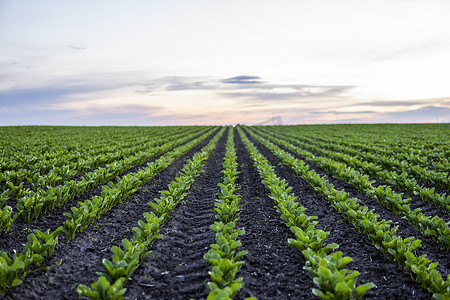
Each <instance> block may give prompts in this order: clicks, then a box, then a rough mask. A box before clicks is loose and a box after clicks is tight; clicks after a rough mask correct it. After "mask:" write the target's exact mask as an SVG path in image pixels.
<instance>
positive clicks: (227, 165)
mask: <svg viewBox="0 0 450 300" xmlns="http://www.w3.org/2000/svg"><path fill="white" fill-rule="evenodd" d="M237 167H238V164H237V161H236V150H235V147H234V130H233V128H230V130H229V133H228V139H227V151H226V154H225V158H224V162H223V170H222V173H223V174H224V178H223V183H219V186H220V193H219V194H218V195H217V199H216V201H215V203H214V206H215V208H214V211H215V212H216V215H215V218H216V219H217V221H216V222H214V224H212V225H211V226H210V227H211V229H212V230H213V231H214V232H215V233H216V243H215V244H212V245H211V246H210V250H209V251H208V253H206V254H205V255H204V256H203V257H204V259H205V260H207V261H208V262H209V263H210V264H211V266H212V268H211V271H210V272H209V275H210V277H211V280H212V281H210V282H208V283H207V286H208V288H209V290H210V292H209V295H208V299H222V300H228V299H233V297H234V296H235V295H236V294H237V293H238V292H239V290H240V289H241V288H242V287H243V286H244V283H243V281H242V277H239V278H236V275H237V273H238V272H239V270H240V269H241V267H242V265H243V264H244V262H243V261H240V259H241V258H242V257H244V256H245V255H246V254H248V251H246V250H241V251H239V252H236V251H237V250H238V248H239V247H241V246H242V243H241V241H240V240H238V237H239V236H240V235H243V234H245V231H244V230H243V229H237V228H236V222H237V221H238V220H239V215H240V206H239V201H240V200H241V198H240V197H239V196H238V195H237V189H238V188H237V186H236V179H237V177H238V175H239V172H238V170H237Z"/></svg>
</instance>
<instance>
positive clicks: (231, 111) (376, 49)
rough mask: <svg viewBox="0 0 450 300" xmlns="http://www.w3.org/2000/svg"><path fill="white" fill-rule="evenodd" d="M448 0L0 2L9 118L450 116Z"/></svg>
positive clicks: (196, 120) (2, 80)
mask: <svg viewBox="0 0 450 300" xmlns="http://www.w3.org/2000/svg"><path fill="white" fill-rule="evenodd" d="M449 15H450V1H446V0H442V1H434V0H412V1H411V0H353V1H350V0H341V1H333V0H317V1H310V0H295V1H294V0H284V1H265V0H258V1H256V0H255V1H249V0H239V1H237V0H228V1H222V0H218V1H211V0H210V1H206V0H201V1H199V0H192V1H172V0H167V1H139V0H133V1H124V0H123V1H122V0H121V1H112V0H110V1H98V0H97V1H85V0H80V1H67V0H60V1H49V0H41V1H30V0H28V1H25V0H10V1H8V0H0V125H24V124H44V125H46V124H48V125H191V124H236V123H244V124H254V123H258V122H260V121H263V120H266V119H269V118H271V117H272V115H280V116H281V117H282V119H283V121H284V122H285V123H286V124H303V123H343V122H436V121H438V122H450V84H448V78H450V18H448V16H449Z"/></svg>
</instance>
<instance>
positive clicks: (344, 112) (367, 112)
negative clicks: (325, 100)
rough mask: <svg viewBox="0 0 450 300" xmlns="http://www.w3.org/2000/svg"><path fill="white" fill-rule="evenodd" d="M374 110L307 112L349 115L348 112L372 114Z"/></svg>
mask: <svg viewBox="0 0 450 300" xmlns="http://www.w3.org/2000/svg"><path fill="white" fill-rule="evenodd" d="M373 113H376V111H372V110H366V111H337V110H329V111H310V112H308V114H311V115H328V114H330V115H350V114H373Z"/></svg>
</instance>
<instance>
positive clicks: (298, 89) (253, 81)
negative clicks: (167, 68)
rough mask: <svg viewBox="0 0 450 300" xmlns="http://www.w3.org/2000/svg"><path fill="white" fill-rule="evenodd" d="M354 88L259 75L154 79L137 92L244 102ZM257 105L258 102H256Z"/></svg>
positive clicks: (322, 94)
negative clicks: (272, 79)
mask: <svg viewBox="0 0 450 300" xmlns="http://www.w3.org/2000/svg"><path fill="white" fill-rule="evenodd" d="M352 88H353V86H335V85H332V86H331V85H330V86H327V85H307V84H304V85H303V84H277V83H269V82H266V81H263V80H262V78H261V77H259V76H247V75H241V76H235V77H231V78H225V79H217V78H212V77H203V78H201V77H163V78H159V79H154V80H152V81H151V82H149V83H147V84H146V85H144V87H143V88H140V89H138V90H136V92H137V93H139V94H145V95H153V94H160V93H171V92H181V91H198V92H215V94H216V95H217V96H219V97H222V98H223V97H225V98H230V99H236V100H239V99H240V100H241V101H242V102H245V101H253V103H255V100H260V101H269V100H275V101H289V100H295V99H307V98H311V99H312V98H316V99H317V98H326V97H328V98H329V97H340V96H342V94H343V93H345V92H347V91H348V90H350V89H352ZM242 102H241V103H242ZM255 104H256V103H255Z"/></svg>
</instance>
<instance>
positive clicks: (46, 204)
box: [0, 129, 214, 233]
mask: <svg viewBox="0 0 450 300" xmlns="http://www.w3.org/2000/svg"><path fill="white" fill-rule="evenodd" d="M212 130H214V129H211V130H210V131H209V133H207V134H205V135H208V134H210V133H211V132H212ZM195 135H196V134H195V133H194V134H190V135H187V136H185V137H183V138H180V139H177V140H174V141H169V142H167V143H165V144H163V145H161V146H159V147H154V148H151V149H149V150H147V151H142V152H140V153H138V154H136V155H135V156H132V157H128V158H125V159H123V160H121V161H117V162H114V163H111V164H108V165H106V166H105V167H102V168H98V169H96V170H94V171H92V172H89V173H87V174H86V175H85V177H83V178H81V180H78V181H75V180H70V181H66V182H65V183H64V185H58V186H56V187H51V188H49V189H47V190H39V191H37V192H33V191H32V192H30V193H29V194H28V195H26V196H24V197H22V198H20V199H19V200H18V202H17V210H18V212H17V213H16V214H14V215H12V209H11V207H10V206H5V207H3V208H2V209H1V210H0V216H2V218H1V219H0V233H1V232H7V231H9V230H10V228H11V225H12V223H13V222H14V220H15V219H16V218H17V216H18V215H21V216H22V218H23V219H24V221H25V222H26V223H28V222H30V221H32V220H35V219H37V218H38V217H39V216H40V215H41V214H45V213H47V212H48V211H50V210H52V209H54V208H55V207H57V206H61V205H63V204H65V203H66V202H68V201H70V200H73V199H74V198H75V197H76V196H79V195H82V194H84V193H85V192H86V191H89V190H92V189H94V188H95V187H97V186H99V185H101V184H103V183H106V182H108V181H109V180H112V179H114V178H115V177H116V176H117V175H119V174H120V173H123V172H125V171H126V170H128V169H129V168H131V167H133V166H136V165H139V164H141V163H142V162H145V161H147V160H149V159H151V158H153V157H155V156H158V155H161V154H163V153H165V152H167V151H168V150H170V149H172V148H173V147H175V146H177V145H180V144H182V143H185V142H187V141H189V140H190V139H192V138H193V137H195Z"/></svg>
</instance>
